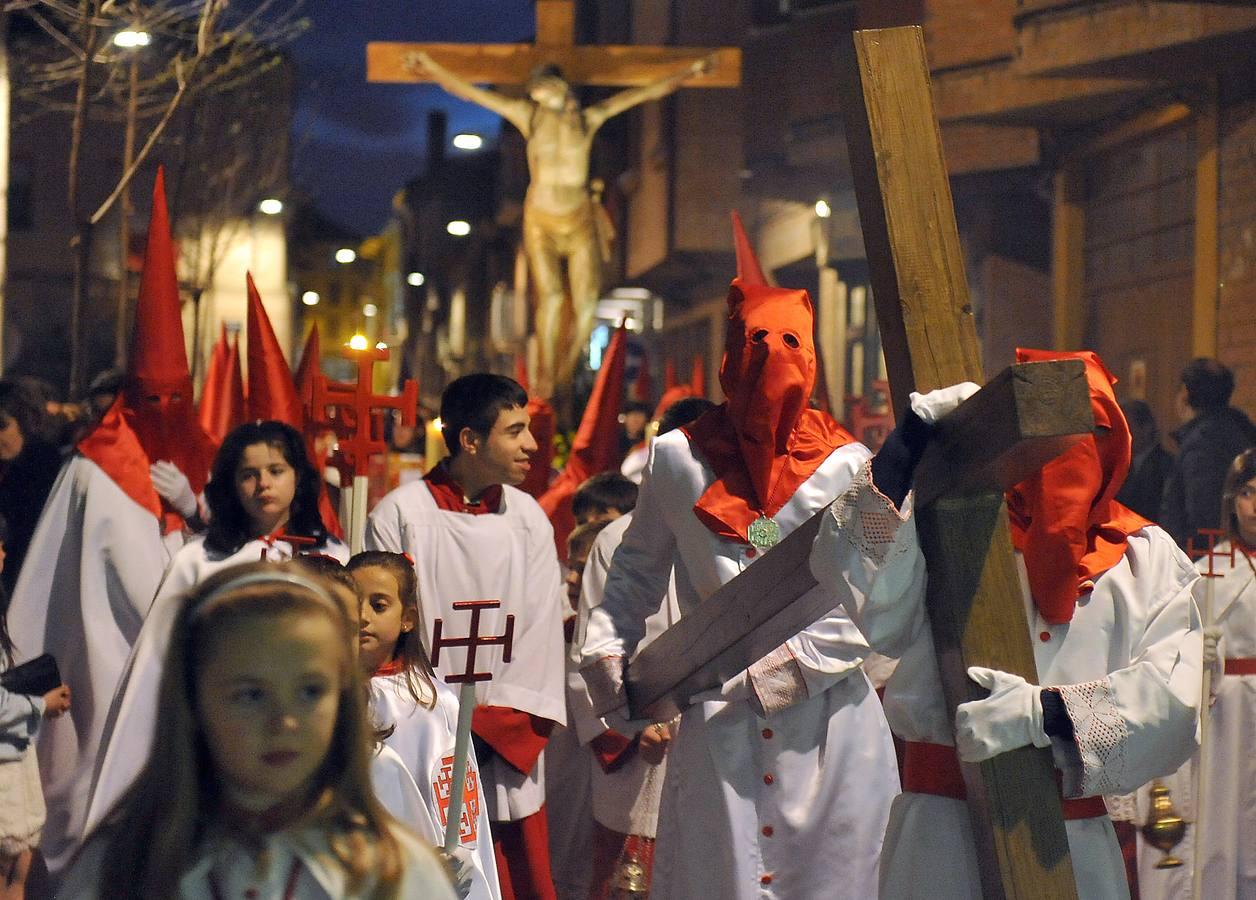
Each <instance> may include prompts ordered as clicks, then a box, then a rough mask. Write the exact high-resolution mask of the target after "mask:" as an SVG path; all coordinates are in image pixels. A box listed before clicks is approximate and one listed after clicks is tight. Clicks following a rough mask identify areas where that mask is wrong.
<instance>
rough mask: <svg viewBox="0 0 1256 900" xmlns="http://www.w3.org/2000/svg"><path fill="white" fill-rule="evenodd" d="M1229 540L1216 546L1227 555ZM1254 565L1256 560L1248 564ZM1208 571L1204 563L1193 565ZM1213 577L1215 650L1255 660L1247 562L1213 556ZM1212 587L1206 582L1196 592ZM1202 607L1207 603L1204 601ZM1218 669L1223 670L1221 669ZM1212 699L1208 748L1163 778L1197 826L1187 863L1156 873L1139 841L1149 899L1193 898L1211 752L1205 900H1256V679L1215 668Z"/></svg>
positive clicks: (1182, 848) (1143, 811) (1253, 596)
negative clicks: (1218, 633)
mask: <svg viewBox="0 0 1256 900" xmlns="http://www.w3.org/2000/svg"><path fill="white" fill-rule="evenodd" d="M1229 546H1230V545H1229V542H1228V541H1227V542H1225V543H1222V544H1221V545H1220V546H1218V547H1217V548H1216V549H1215V552H1217V553H1226V552H1228V551H1229ZM1251 563H1252V564H1253V565H1256V559H1253V560H1251ZM1196 567H1197V568H1198V569H1199V571H1200V572H1207V571H1208V560H1207V558H1204V559H1201V560H1199V561H1198V562H1197V563H1196ZM1213 567H1214V571H1218V572H1221V573H1222V577H1220V578H1216V579H1212V591H1213V601H1212V621H1213V622H1214V623H1215V624H1216V625H1218V626H1219V627H1220V628H1221V629H1222V638H1221V644H1220V646H1219V648H1218V652H1219V654H1220V657H1221V658H1222V659H1253V658H1256V576H1254V575H1253V572H1252V567H1251V566H1249V565H1248V560H1245V559H1244V558H1243V556H1242V551H1237V552H1236V553H1235V557H1234V565H1233V566H1231V565H1230V561H1229V559H1226V558H1219V559H1218V558H1215V559H1214V561H1213ZM1207 590H1208V584H1207V581H1205V584H1204V586H1203V588H1202V589H1201V590H1200V591H1199V594H1200V596H1201V598H1202V597H1203V595H1204V593H1205V592H1206V591H1207ZM1200 605H1201V607H1202V606H1203V605H1204V601H1203V600H1202V599H1201V601H1200ZM1221 665H1223V664H1219V665H1218V669H1220V668H1221ZM1212 694H1213V696H1214V697H1215V698H1216V702H1215V703H1214V704H1213V706H1212V708H1211V709H1210V710H1209V719H1208V743H1207V746H1206V747H1204V748H1201V750H1200V751H1198V752H1197V753H1196V754H1195V756H1194V757H1192V758H1191V760H1190V762H1189V763H1187V764H1186V765H1184V766H1182V768H1181V769H1179V770H1178V771H1177V772H1176V773H1174V774H1173V775H1171V776H1169V777H1167V778H1164V779H1162V781H1163V782H1164V784H1165V786H1166V787H1168V788H1169V792H1170V796H1171V798H1172V800H1173V805H1174V807H1175V808H1176V809H1177V811H1178V814H1179V815H1181V816H1182V818H1183V819H1185V820H1186V821H1187V822H1189V823H1192V824H1191V825H1189V826H1188V828H1187V829H1186V835H1185V837H1184V838H1183V840H1182V842H1181V843H1180V844H1178V846H1177V847H1175V848H1174V850H1173V854H1174V855H1175V856H1176V857H1178V858H1179V859H1181V860H1182V861H1183V862H1184V863H1185V865H1183V866H1181V867H1179V868H1176V869H1157V868H1156V867H1155V866H1156V863H1158V862H1159V861H1160V860H1161V859H1162V858H1163V854H1162V853H1161V852H1160V851H1159V850H1157V849H1155V848H1154V847H1151V846H1150V845H1148V844H1147V843H1146V842H1145V841H1144V840H1143V838H1142V836H1141V835H1139V839H1138V887H1139V892H1140V894H1141V896H1142V897H1143V898H1144V900H1157V898H1161V897H1163V898H1165V900H1169V898H1178V897H1187V896H1189V895H1190V891H1191V885H1192V880H1193V878H1194V866H1195V864H1196V848H1195V838H1196V835H1197V834H1198V833H1199V831H1198V826H1197V825H1196V824H1194V823H1196V822H1198V820H1199V815H1198V804H1197V802H1196V799H1195V798H1196V796H1197V794H1198V788H1197V785H1198V777H1199V769H1198V766H1199V759H1200V757H1201V756H1202V755H1203V754H1204V753H1206V754H1207V755H1208V765H1207V766H1206V770H1207V775H1208V784H1207V785H1206V786H1205V788H1204V791H1203V795H1204V813H1205V816H1206V817H1207V821H1206V823H1205V825H1204V831H1203V835H1204V842H1203V854H1202V859H1203V867H1204V876H1203V883H1202V887H1203V896H1204V897H1207V898H1212V897H1227V898H1230V897H1232V898H1236V900H1256V840H1253V835H1254V834H1256V762H1253V759H1252V742H1253V740H1254V739H1256V675H1225V674H1221V672H1220V671H1218V670H1217V669H1214V671H1213V675H1212ZM1148 799H1149V798H1148V791H1147V790H1146V789H1144V790H1143V791H1140V792H1139V801H1140V802H1139V806H1138V811H1139V814H1140V816H1139V821H1140V823H1141V822H1143V821H1145V820H1146V815H1147V812H1148V809H1147V807H1148V805H1149V803H1148Z"/></svg>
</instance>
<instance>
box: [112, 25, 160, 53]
mask: <svg viewBox="0 0 1256 900" xmlns="http://www.w3.org/2000/svg"><path fill="white" fill-rule="evenodd" d="M152 42H153V39H152V37H151V36H150V35H149V33H148V32H147V31H141V30H140V29H138V28H128V29H126V30H125V31H119V32H118V33H117V34H115V35H114V36H113V45H114V46H115V47H121V48H122V49H124V50H134V49H135V48H137V47H147V46H148V45H149V44H151V43H152Z"/></svg>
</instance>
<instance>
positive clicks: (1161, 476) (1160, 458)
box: [1116, 400, 1173, 522]
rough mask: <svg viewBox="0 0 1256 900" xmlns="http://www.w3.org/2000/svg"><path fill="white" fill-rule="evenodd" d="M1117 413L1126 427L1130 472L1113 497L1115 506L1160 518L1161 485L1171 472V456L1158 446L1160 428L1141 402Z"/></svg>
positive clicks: (1123, 406)
mask: <svg viewBox="0 0 1256 900" xmlns="http://www.w3.org/2000/svg"><path fill="white" fill-rule="evenodd" d="M1121 412H1123V413H1125V420H1126V421H1127V422H1129V425H1130V436H1131V439H1132V444H1131V447H1130V457H1131V460H1130V473H1129V475H1128V476H1127V477H1126V479H1125V484H1124V485H1123V486H1122V487H1121V490H1120V492H1119V493H1117V495H1116V501H1117V503H1120V504H1122V505H1124V506H1128V507H1129V508H1130V509H1132V510H1134V512H1136V513H1138V514H1139V515H1140V516H1143V517H1144V518H1147V519H1150V520H1151V521H1153V522H1154V521H1156V520H1157V519H1159V518H1160V501H1161V498H1162V497H1163V496H1164V484H1165V482H1166V481H1167V480H1168V478H1169V473H1170V472H1172V471H1173V456H1172V455H1171V454H1170V453H1169V451H1168V450H1166V449H1164V446H1163V445H1161V443H1160V429H1159V428H1158V427H1157V425H1156V417H1155V416H1154V415H1152V412H1151V407H1150V406H1148V405H1147V404H1146V403H1145V402H1143V401H1142V400H1126V401H1125V402H1124V403H1122V404H1121Z"/></svg>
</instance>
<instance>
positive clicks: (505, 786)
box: [366, 481, 567, 821]
mask: <svg viewBox="0 0 1256 900" xmlns="http://www.w3.org/2000/svg"><path fill="white" fill-rule="evenodd" d="M502 492H503V496H502V506H501V509H500V511H499V512H497V513H487V514H484V515H478V516H473V515H470V514H467V513H460V512H448V511H446V510H442V509H440V508H439V507H438V506H437V505H436V501H435V500H434V499H433V498H432V492H431V490H430V488H428V486H427V483H426V482H422V481H416V482H412V483H410V484H406V485H402V486H401V487H399V488H397V489H396V490H394V491H390V492H389V493H388V494H387V495H385V496H384V498H383V499H382V500H380V502H379V504H378V505H377V506H376V507H375V509H374V511H373V512H372V513H371V516H370V519H369V520H368V522H367V529H366V546H367V548H368V549H372V550H390V551H393V552H395V553H408V554H410V557H411V558H412V559H413V560H414V570H415V572H416V574H417V575H418V578H419V602H420V604H421V606H422V616H423V623H424V626H423V627H424V631H425V633H424V640H425V645H426V646H428V647H429V648H430V647H431V635H430V632H429V631H428V629H431V628H432V626H433V622H434V621H435V620H436V619H441V620H442V623H443V629H444V631H443V633H444V634H445V635H446V636H448V637H464V636H465V635H466V633H467V628H468V626H469V624H470V620H471V616H470V613H468V612H466V611H460V610H455V609H454V608H453V604H454V603H455V602H457V601H459V600H500V601H501V602H502V605H501V606H500V607H499V608H497V609H489V610H484V611H483V612H482V613H481V615H480V634H481V635H483V636H485V637H488V636H491V635H499V634H503V633H504V632H505V628H506V617H507V616H514V620H515V630H514V646H513V651H512V652H513V655H512V661H511V662H510V663H503V661H502V647H501V646H500V645H498V646H487V647H480V648H479V649H478V650H477V652H476V669H477V670H478V671H481V672H491V673H492V675H493V678H492V680H491V681H481V682H479V683H478V684H477V685H476V701H477V702H478V703H479V704H480V705H484V706H507V707H511V708H513V709H517V710H522V711H523V712H528V713H532V714H533V715H537V716H540V717H542V718H545V719H549V720H551V721H554V722H557V723H559V724H560V725H561V724H564V723H565V722H566V718H567V715H566V703H565V700H564V696H563V632H562V609H561V607H560V605H559V597H560V589H561V585H562V578H561V575H560V571H559V566H558V555H557V553H556V552H555V550H554V530H553V528H552V527H551V526H550V523H549V519H547V518H546V517H545V513H544V512H542V511H541V507H540V506H539V505H538V504H537V502H536V501H535V500H533V499H532V498H531V497H529V496H528V495H527V494H525V493H524V492H523V491H520V490H516V489H515V488H512V487H510V486H509V485H504V486H503V487H502ZM465 668H466V650H465V648H462V647H446V648H444V649H442V650H441V651H440V656H439V659H438V660H437V662H436V670H437V674H438V675H439V676H440V677H442V678H443V677H444V676H446V675H449V674H455V673H457V674H461V673H462V672H463V671H464V670H465ZM542 756H544V754H542ZM544 771H545V767H544V765H543V763H542V761H538V763H537V765H535V766H534V767H533V769H532V771H531V772H529V773H528V774H526V775H525V774H523V773H520V772H518V771H516V770H515V769H513V768H512V767H510V766H509V765H507V764H506V763H505V762H504V761H503V760H501V759H499V758H494V759H491V760H489V761H487V762H486V763H482V764H481V766H480V774H481V775H482V776H483V778H484V787H485V789H486V790H485V793H486V796H487V799H488V814H489V818H490V819H492V820H493V821H515V820H518V819H522V818H525V817H526V816H530V815H532V814H533V813H535V812H537V811H538V810H540V808H541V806H542V805H543V804H544V802H545V784H544Z"/></svg>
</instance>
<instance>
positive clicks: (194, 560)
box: [87, 535, 349, 831]
mask: <svg viewBox="0 0 1256 900" xmlns="http://www.w3.org/2000/svg"><path fill="white" fill-rule="evenodd" d="M300 549H301V548H296V549H294V547H293V545H291V544H289V543H288V542H287V541H275V542H273V543H271V542H268V541H263V540H253V541H249V542H248V543H246V544H245V545H244V546H243V547H241V548H240V549H239V550H237V551H236V552H235V553H231V554H227V555H223V554H219V553H215V552H213V551H210V550H209V549H208V548H206V546H205V537H204V535H198V536H197V537H194V538H192V539H191V540H190V541H188V543H187V544H185V545H184V546H183V547H182V548H180V550H179V552H178V553H176V554H175V557H174V560H173V561H172V562H171V563H170V567H169V569H168V570H167V571H166V574H165V577H164V578H163V579H162V581H161V586H160V588H157V589H156V597H155V598H154V600H153V601H152V608H151V609H150V610H149V611H148V616H147V617H146V618H145V619H144V625H143V628H142V629H141V630H140V633H139V638H138V639H137V640H136V641H135V647H134V649H133V650H132V651H131V654H130V657H129V658H127V659H126V666H125V668H124V669H123V670H122V672H121V675H120V677H119V678H118V680H117V689H116V690H115V691H114V692H112V693H111V695H110V696H111V699H112V703H109V702H108V701H104V702H103V703H102V712H103V710H104V709H107V710H108V713H109V718H108V722H107V723H106V725H105V730H104V733H103V735H102V740H101V752H100V755H99V758H98V760H97V763H96V774H95V777H94V778H93V779H92V784H91V801H90V805H89V807H88V811H87V830H88V831H90V830H91V829H92V828H94V827H95V826H96V825H97V824H99V823H100V822H101V821H102V820H103V819H104V818H105V816H106V815H108V813H109V810H110V809H112V808H113V805H114V804H115V803H117V802H118V798H119V797H121V796H122V794H123V793H124V792H125V791H126V789H127V788H128V787H130V786H131V782H133V781H134V780H135V777H136V776H137V775H139V773H140V770H141V769H143V768H144V764H145V763H146V762H148V753H149V751H150V750H151V749H152V746H153V735H154V731H155V728H156V721H157V696H158V692H159V689H160V687H161V675H162V671H163V669H164V667H165V661H166V651H167V650H168V649H169V647H170V633H171V631H172V630H173V629H174V622H175V619H176V618H177V617H178V613H179V600H180V599H181V598H182V597H183V595H184V593H185V592H186V591H187V590H188V589H189V588H191V587H192V586H194V585H196V584H199V583H200V582H202V581H204V580H205V579H206V578H208V577H209V576H211V575H213V574H214V573H215V572H218V571H221V570H222V569H226V568H229V567H231V566H235V565H239V564H241V563H249V562H258V561H260V560H262V559H267V560H270V561H272V562H279V561H282V560H287V559H291V558H292V557H293V555H294V553H296V552H299V550H300ZM319 552H320V553H325V554H326V555H328V556H334V557H335V558H336V559H339V560H340V561H341V562H344V561H346V560H347V559H348V558H349V551H348V548H346V547H345V545H344V544H342V543H340V542H339V541H337V540H336V539H335V538H328V541H327V545H326V546H324V547H322V548H320V549H319Z"/></svg>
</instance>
